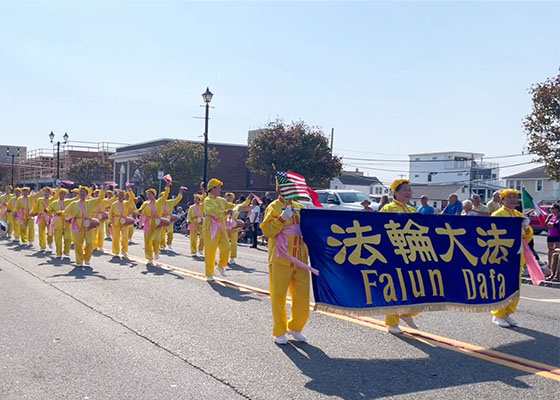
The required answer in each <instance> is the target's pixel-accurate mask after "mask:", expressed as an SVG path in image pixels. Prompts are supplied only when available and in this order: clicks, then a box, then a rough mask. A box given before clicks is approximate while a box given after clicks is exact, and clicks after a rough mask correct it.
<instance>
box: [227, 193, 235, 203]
mask: <svg viewBox="0 0 560 400" xmlns="http://www.w3.org/2000/svg"><path fill="white" fill-rule="evenodd" d="M230 196H231V197H232V201H235V193H232V192H227V193H226V197H230Z"/></svg>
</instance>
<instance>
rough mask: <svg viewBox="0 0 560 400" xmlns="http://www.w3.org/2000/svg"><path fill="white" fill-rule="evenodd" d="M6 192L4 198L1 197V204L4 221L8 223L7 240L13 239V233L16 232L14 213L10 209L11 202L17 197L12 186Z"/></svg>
mask: <svg viewBox="0 0 560 400" xmlns="http://www.w3.org/2000/svg"><path fill="white" fill-rule="evenodd" d="M5 190H6V191H5V192H4V194H3V195H2V196H0V204H1V205H2V209H3V212H2V221H6V223H7V224H8V234H7V238H8V239H11V238H12V232H13V230H14V222H13V217H12V211H11V208H10V202H11V200H12V199H13V198H14V197H15V196H14V194H13V193H12V191H13V187H12V186H11V185H10V186H6V188H5Z"/></svg>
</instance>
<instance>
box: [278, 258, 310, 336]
mask: <svg viewBox="0 0 560 400" xmlns="http://www.w3.org/2000/svg"><path fill="white" fill-rule="evenodd" d="M309 286H310V278H309V271H307V270H305V269H302V268H297V267H293V268H292V267H289V266H286V265H281V264H277V263H275V262H274V260H273V261H272V265H270V301H271V303H272V318H273V320H274V327H273V329H272V334H273V335H274V336H275V337H278V336H281V335H284V334H285V333H286V331H287V330H291V331H296V332H301V331H302V330H303V327H304V326H305V323H306V322H307V319H308V318H309ZM288 290H289V291H290V296H291V298H292V307H291V316H290V320H289V321H288V320H287V312H286V294H287V292H288Z"/></svg>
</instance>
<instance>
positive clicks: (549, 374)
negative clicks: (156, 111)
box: [129, 255, 560, 382]
mask: <svg viewBox="0 0 560 400" xmlns="http://www.w3.org/2000/svg"><path fill="white" fill-rule="evenodd" d="M129 258H130V259H131V260H134V261H138V262H140V263H144V262H146V261H147V260H146V259H144V258H141V257H137V256H132V255H129ZM155 267H157V268H161V269H164V270H172V271H175V272H178V273H180V274H182V275H185V276H188V277H191V278H195V279H198V280H200V281H206V276H205V275H204V274H201V273H198V272H195V271H191V270H189V269H185V268H181V267H177V266H174V265H170V264H165V263H161V262H158V263H156V264H155ZM214 284H220V285H227V286H230V287H233V288H236V289H237V290H239V291H241V292H249V293H255V294H259V295H263V296H266V297H270V292H269V291H268V290H266V289H261V288H256V287H253V286H249V285H245V284H242V283H239V282H234V281H230V280H228V279H223V278H216V280H215V282H214ZM522 298H523V299H528V300H538V301H543V300H552V302H559V301H558V300H555V299H532V298H526V297H522ZM288 302H290V299H289V297H288ZM314 306H315V305H314V303H311V305H310V309H311V310H312V311H314V312H316V313H318V314H323V315H326V316H329V317H333V318H337V319H340V320H343V321H347V322H351V323H354V324H358V325H361V326H364V327H367V328H372V329H376V330H378V331H382V332H386V331H387V327H386V325H385V323H384V322H383V321H380V320H377V319H374V318H369V317H352V316H346V315H341V314H337V313H333V312H326V311H317V310H314ZM404 332H405V334H406V336H407V337H409V338H412V339H415V340H418V341H420V342H423V343H428V344H430V345H433V346H438V347H441V348H443V349H447V350H451V351H455V352H458V353H461V354H464V355H468V356H471V357H474V358H478V359H481V360H485V361H489V362H492V363H494V364H499V365H502V366H505V367H509V368H513V369H517V370H519V371H523V372H527V373H530V374H535V375H538V376H541V377H543V378H548V379H552V380H555V381H558V382H560V368H558V367H555V366H552V365H547V364H543V363H540V362H537V361H533V360H528V359H525V358H521V357H517V356H514V355H510V354H506V353H502V352H499V351H495V350H491V349H487V348H485V347H481V346H476V345H473V344H470V343H466V342H461V341H458V340H454V339H450V338H446V337H444V336H439V335H434V334H431V333H427V332H423V331H419V330H417V329H412V328H404Z"/></svg>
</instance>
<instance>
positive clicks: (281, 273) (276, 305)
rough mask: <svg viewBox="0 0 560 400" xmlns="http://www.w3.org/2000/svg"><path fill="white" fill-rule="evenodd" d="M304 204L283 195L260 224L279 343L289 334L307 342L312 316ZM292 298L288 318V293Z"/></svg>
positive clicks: (277, 341)
mask: <svg viewBox="0 0 560 400" xmlns="http://www.w3.org/2000/svg"><path fill="white" fill-rule="evenodd" d="M302 208H304V207H303V205H301V204H300V203H298V202H297V201H295V200H293V199H286V198H284V197H283V196H282V195H280V196H279V197H278V199H276V200H274V201H273V202H272V203H270V204H269V205H268V207H267V208H266V212H265V215H264V219H263V222H262V223H261V225H260V227H261V229H262V231H263V234H264V235H265V236H266V237H268V238H269V241H268V268H269V274H270V275H269V281H270V301H271V305H272V318H273V320H274V326H273V329H272V334H273V336H274V341H275V343H277V344H286V343H288V338H287V337H286V334H287V333H288V334H290V335H291V336H292V337H293V338H294V339H295V340H297V341H299V342H307V338H306V337H305V336H304V335H303V334H302V333H301V332H302V330H303V328H304V326H305V324H306V323H307V319H308V318H309V288H310V277H309V271H308V270H307V269H304V268H302V267H301V264H302V263H303V264H307V263H308V251H307V246H306V245H305V243H304V242H303V237H302V234H301V230H300V210H301V209H302ZM288 290H289V291H290V296H291V298H292V307H291V316H290V319H289V320H288V319H287V312H286V295H287V292H288Z"/></svg>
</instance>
